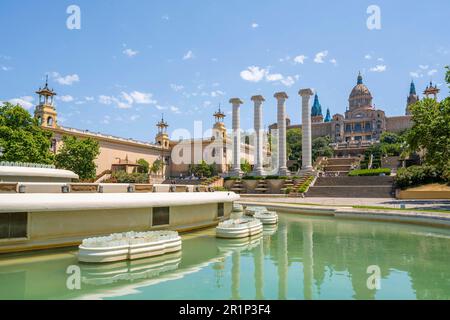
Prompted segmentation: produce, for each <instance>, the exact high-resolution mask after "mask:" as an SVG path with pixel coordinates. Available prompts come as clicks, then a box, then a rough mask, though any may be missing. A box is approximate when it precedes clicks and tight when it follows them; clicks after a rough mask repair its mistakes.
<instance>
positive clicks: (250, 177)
mask: <svg viewBox="0 0 450 320" xmlns="http://www.w3.org/2000/svg"><path fill="white" fill-rule="evenodd" d="M242 180H264V177H261V176H244V177H242Z"/></svg>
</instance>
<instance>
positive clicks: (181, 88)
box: [170, 83, 184, 92]
mask: <svg viewBox="0 0 450 320" xmlns="http://www.w3.org/2000/svg"><path fill="white" fill-rule="evenodd" d="M170 87H171V88H172V90H173V91H175V92H178V91H181V90H183V89H184V86H183V85H178V84H174V83H172V84H170Z"/></svg>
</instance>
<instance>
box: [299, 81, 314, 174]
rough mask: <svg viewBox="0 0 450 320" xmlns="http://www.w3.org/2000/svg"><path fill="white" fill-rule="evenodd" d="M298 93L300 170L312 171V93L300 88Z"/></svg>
mask: <svg viewBox="0 0 450 320" xmlns="http://www.w3.org/2000/svg"><path fill="white" fill-rule="evenodd" d="M298 94H299V95H300V96H301V97H302V170H304V171H312V169H313V167H312V158H311V108H310V107H309V99H310V98H311V96H312V95H313V92H312V90H311V89H309V88H308V89H301V90H300V91H299V92H298Z"/></svg>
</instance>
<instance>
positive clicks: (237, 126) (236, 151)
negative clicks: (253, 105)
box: [230, 98, 243, 176]
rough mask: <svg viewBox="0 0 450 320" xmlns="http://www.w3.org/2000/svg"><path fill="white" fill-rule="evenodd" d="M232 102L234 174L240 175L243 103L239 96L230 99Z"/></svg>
mask: <svg viewBox="0 0 450 320" xmlns="http://www.w3.org/2000/svg"><path fill="white" fill-rule="evenodd" d="M230 103H231V105H232V106H233V121H232V122H233V124H232V127H233V170H232V174H233V175H234V176H240V175H241V174H242V171H241V116H240V113H239V107H240V106H241V104H243V102H242V100H241V99H239V98H232V99H230Z"/></svg>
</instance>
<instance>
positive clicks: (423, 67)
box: [419, 64, 429, 70]
mask: <svg viewBox="0 0 450 320" xmlns="http://www.w3.org/2000/svg"><path fill="white" fill-rule="evenodd" d="M428 67H429V66H428V65H423V64H419V68H420V69H422V70H427V69H428Z"/></svg>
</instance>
